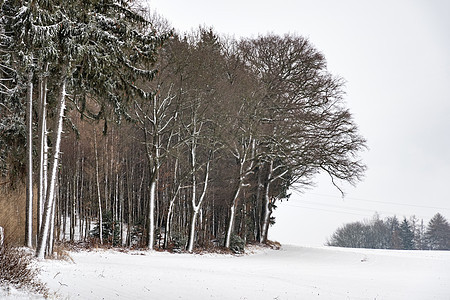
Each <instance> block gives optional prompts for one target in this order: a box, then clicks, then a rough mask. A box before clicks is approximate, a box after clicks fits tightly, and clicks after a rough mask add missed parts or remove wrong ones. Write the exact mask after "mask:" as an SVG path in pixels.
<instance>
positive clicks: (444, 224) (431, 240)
mask: <svg viewBox="0 0 450 300" xmlns="http://www.w3.org/2000/svg"><path fill="white" fill-rule="evenodd" d="M425 237H426V240H427V242H428V247H429V248H430V249H431V250H450V225H449V223H448V221H447V220H446V219H445V218H444V217H443V216H442V215H441V214H440V213H437V214H435V215H434V217H433V218H432V219H431V220H430V222H429V223H428V226H427V229H426V232H425Z"/></svg>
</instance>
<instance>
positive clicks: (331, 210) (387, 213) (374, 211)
mask: <svg viewBox="0 0 450 300" xmlns="http://www.w3.org/2000/svg"><path fill="white" fill-rule="evenodd" d="M307 204H309V203H307ZM283 205H286V206H289V207H298V208H306V209H312V210H320V211H326V212H333V213H340V214H348V215H354V216H362V217H371V216H373V214H374V213H380V214H385V215H397V213H393V212H387V211H379V210H368V209H358V208H346V207H343V209H346V210H354V211H367V212H371V213H372V215H369V214H361V213H355V212H348V211H341V210H334V209H325V208H318V207H310V206H303V205H293V204H290V203H283ZM322 205H325V206H326V204H322ZM338 208H340V207H338ZM415 216H416V217H418V218H421V219H431V218H430V217H425V216H421V215H415Z"/></svg>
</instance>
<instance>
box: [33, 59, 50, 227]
mask: <svg viewBox="0 0 450 300" xmlns="http://www.w3.org/2000/svg"><path fill="white" fill-rule="evenodd" d="M45 71H48V64H46V66H45ZM39 98H40V101H39V102H40V108H39V126H38V127H39V128H38V132H39V184H38V185H39V186H38V198H37V204H36V208H37V209H36V215H37V216H36V223H37V224H36V229H37V232H36V235H37V236H39V230H40V227H41V224H42V210H43V204H44V201H45V194H46V192H47V163H48V158H47V151H48V149H47V77H44V78H41V79H40V90H39Z"/></svg>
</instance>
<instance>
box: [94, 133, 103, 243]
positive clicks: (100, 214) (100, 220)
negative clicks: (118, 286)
mask: <svg viewBox="0 0 450 300" xmlns="http://www.w3.org/2000/svg"><path fill="white" fill-rule="evenodd" d="M94 151H95V182H96V185H97V200H98V232H99V237H100V244H101V245H103V212H102V199H101V195H100V180H99V174H98V173H99V172H98V150H97V131H96V130H95V128H94Z"/></svg>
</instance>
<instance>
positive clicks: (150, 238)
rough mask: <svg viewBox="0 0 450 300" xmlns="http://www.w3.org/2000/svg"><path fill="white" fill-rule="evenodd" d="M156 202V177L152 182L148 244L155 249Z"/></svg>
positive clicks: (148, 246) (151, 248) (150, 248)
mask: <svg viewBox="0 0 450 300" xmlns="http://www.w3.org/2000/svg"><path fill="white" fill-rule="evenodd" d="M155 202H156V178H155V179H153V180H152V182H151V183H150V203H149V205H148V206H149V207H148V221H149V226H148V244H147V248H148V249H149V250H153V245H154V243H155Z"/></svg>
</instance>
